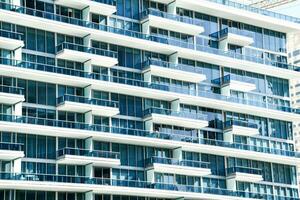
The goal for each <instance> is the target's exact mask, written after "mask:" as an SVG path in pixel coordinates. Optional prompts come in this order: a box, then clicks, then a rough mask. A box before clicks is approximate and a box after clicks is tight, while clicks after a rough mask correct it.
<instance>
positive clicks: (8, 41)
mask: <svg viewBox="0 0 300 200" xmlns="http://www.w3.org/2000/svg"><path fill="white" fill-rule="evenodd" d="M21 47H24V42H23V34H21V33H17V32H12V31H7V30H2V29H0V49H8V50H15V49H18V48H21Z"/></svg>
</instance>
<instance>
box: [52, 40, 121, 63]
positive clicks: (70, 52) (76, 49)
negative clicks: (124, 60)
mask: <svg viewBox="0 0 300 200" xmlns="http://www.w3.org/2000/svg"><path fill="white" fill-rule="evenodd" d="M56 57H57V58H59V59H65V60H71V61H77V62H81V63H84V62H87V61H91V64H95V65H98V66H99V65H100V66H103V67H112V66H114V65H116V64H118V59H117V53H116V52H113V51H109V50H105V49H98V48H93V47H85V46H82V45H78V44H72V43H65V42H64V43H61V44H59V45H58V46H57V47H56Z"/></svg>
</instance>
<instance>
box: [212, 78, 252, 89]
mask: <svg viewBox="0 0 300 200" xmlns="http://www.w3.org/2000/svg"><path fill="white" fill-rule="evenodd" d="M211 82H212V83H214V84H217V85H220V86H221V87H227V86H229V88H227V89H229V90H236V91H241V92H249V91H252V90H255V89H256V85H255V80H254V79H252V78H250V77H247V76H240V75H235V74H228V75H226V76H223V77H221V78H218V79H214V80H212V81H211ZM222 89H223V88H222Z"/></svg>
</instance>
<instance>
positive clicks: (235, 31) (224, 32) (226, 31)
mask: <svg viewBox="0 0 300 200" xmlns="http://www.w3.org/2000/svg"><path fill="white" fill-rule="evenodd" d="M229 33H231V34H235V35H240V36H245V37H249V38H253V39H254V36H255V35H254V33H253V32H250V31H247V30H243V29H239V28H235V27H227V28H224V29H222V30H220V31H218V32H215V33H212V34H210V36H211V37H213V38H216V39H222V38H224V37H227V36H228V34H229Z"/></svg>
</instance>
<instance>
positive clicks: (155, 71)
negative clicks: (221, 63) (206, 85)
mask: <svg viewBox="0 0 300 200" xmlns="http://www.w3.org/2000/svg"><path fill="white" fill-rule="evenodd" d="M148 72H149V73H150V74H151V75H156V76H161V77H166V78H171V79H175V80H181V81H186V82H193V83H199V82H201V81H204V80H205V79H206V76H205V75H204V73H203V71H202V70H201V69H200V68H196V67H193V66H189V65H183V64H173V63H169V62H164V61H160V60H154V59H151V60H148V61H146V62H145V63H144V69H143V73H148Z"/></svg>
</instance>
